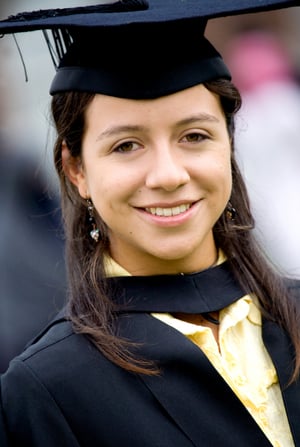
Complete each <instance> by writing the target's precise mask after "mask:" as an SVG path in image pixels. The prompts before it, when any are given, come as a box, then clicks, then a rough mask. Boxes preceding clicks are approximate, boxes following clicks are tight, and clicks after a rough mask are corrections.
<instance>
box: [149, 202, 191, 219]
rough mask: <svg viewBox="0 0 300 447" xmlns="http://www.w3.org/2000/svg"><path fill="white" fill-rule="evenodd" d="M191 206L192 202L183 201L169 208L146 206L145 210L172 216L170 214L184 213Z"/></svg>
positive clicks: (156, 214)
mask: <svg viewBox="0 0 300 447" xmlns="http://www.w3.org/2000/svg"><path fill="white" fill-rule="evenodd" d="M190 207H191V204H190V203H183V204H181V205H178V206H172V207H168V208H162V207H151V208H145V210H146V211H147V213H150V214H152V215H154V216H164V217H170V216H178V214H182V213H184V212H185V211H187V210H188V209H189V208H190Z"/></svg>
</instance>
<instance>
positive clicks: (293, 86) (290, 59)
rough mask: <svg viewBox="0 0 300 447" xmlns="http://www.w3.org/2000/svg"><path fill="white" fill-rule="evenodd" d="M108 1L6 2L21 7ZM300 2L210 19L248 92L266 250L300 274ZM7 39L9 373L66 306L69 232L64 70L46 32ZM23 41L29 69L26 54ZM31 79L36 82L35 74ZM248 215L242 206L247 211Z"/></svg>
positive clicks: (10, 8)
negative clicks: (56, 122)
mask: <svg viewBox="0 0 300 447" xmlns="http://www.w3.org/2000/svg"><path fill="white" fill-rule="evenodd" d="M99 3H108V1H106V2H104V1H102V2H101V1H99V0H97V1H93V0H90V1H84V0H78V1H73V0H65V1H62V0H43V2H42V5H41V1H37V0H10V2H5V4H3V2H1V5H0V19H4V18H6V17H7V16H8V15H11V14H16V13H18V12H21V11H31V10H36V9H41V7H42V8H43V9H45V8H58V7H71V6H83V5H85V4H99ZM299 25H300V8H289V9H286V10H281V11H277V12H268V13H260V14H248V15H244V16H235V17H228V18H222V19H215V20H212V21H210V22H209V24H208V26H207V32H206V35H207V36H208V38H209V39H210V40H211V42H212V43H213V44H214V45H215V46H216V47H217V48H218V50H219V51H220V52H221V53H222V55H223V57H224V59H225V61H226V62H227V65H228V66H229V68H230V70H231V72H232V75H233V81H234V82H235V84H236V85H237V87H239V89H240V91H241V93H242V97H243V107H242V109H241V111H240V112H239V114H238V117H237V123H236V124H237V130H236V152H237V157H238V161H239V165H240V168H241V170H242V172H243V175H244V177H245V180H246V183H247V186H248V190H249V194H250V199H251V205H252V208H253V212H254V216H255V220H256V228H255V234H256V236H257V239H258V240H259V241H260V243H261V244H262V246H263V248H264V250H265V252H266V254H267V255H268V256H269V258H270V259H271V261H272V262H273V263H274V264H275V265H276V266H277V268H278V269H279V270H280V271H281V272H283V273H284V274H286V275H288V276H292V277H297V278H300V231H299V219H300V138H299V125H300V45H299V42H300V26H299ZM16 39H17V44H16V42H15V41H14V39H13V37H12V36H6V37H4V38H2V39H0V98H1V102H0V169H1V173H0V203H1V215H0V347H1V348H0V372H3V371H4V370H5V369H6V368H7V365H8V362H9V360H10V359H11V358H12V357H13V356H15V355H16V354H18V353H19V352H20V351H21V350H22V349H23V347H24V345H25V344H26V343H27V342H28V341H29V340H30V339H31V338H32V337H33V336H34V335H35V334H36V333H37V332H38V331H39V330H41V329H42V327H43V326H44V325H45V324H46V322H47V321H49V320H50V319H51V318H52V317H53V316H54V314H55V313H56V311H57V310H59V309H60V308H61V307H62V306H63V304H64V302H65V287H66V282H65V268H64V254H63V245H64V242H63V231H62V228H61V221H60V218H61V216H60V208H59V190H58V184H57V180H56V176H55V174H54V169H53V163H52V147H53V143H54V138H55V134H54V131H53V128H52V125H51V121H50V114H49V104H50V96H49V94H48V91H49V86H50V83H51V81H52V78H53V76H54V73H55V72H54V67H53V65H52V62H51V59H50V57H49V53H48V49H47V46H46V43H45V41H44V38H43V36H42V33H41V32H39V31H37V32H31V33H22V34H17V35H16ZM17 46H19V48H20V51H21V54H22V57H23V60H24V64H25V68H24V67H23V64H22V60H21V57H20V55H19V52H18V48H17ZM27 77H28V81H27V80H26V78H27ZM237 211H238V210H237Z"/></svg>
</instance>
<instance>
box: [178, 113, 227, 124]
mask: <svg viewBox="0 0 300 447" xmlns="http://www.w3.org/2000/svg"><path fill="white" fill-rule="evenodd" d="M205 121H208V122H212V123H219V122H220V120H219V118H217V117H216V116H215V115H211V114H210V113H197V114H196V115H192V116H189V117H187V118H184V119H182V120H180V121H178V122H177V123H176V126H184V125H187V124H193V123H195V122H205Z"/></svg>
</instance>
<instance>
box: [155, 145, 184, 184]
mask: <svg viewBox="0 0 300 447" xmlns="http://www.w3.org/2000/svg"><path fill="white" fill-rule="evenodd" d="M153 152H154V153H153V154H152V159H151V163H149V165H148V170H147V178H146V186H147V187H148V188H151V189H157V188H160V189H164V190H165V191H174V190H176V189H177V188H179V187H180V186H183V185H184V184H186V183H188V182H189V180H190V175H189V173H188V171H187V169H186V166H185V164H184V156H183V154H182V153H177V152H176V149H175V150H173V151H172V148H170V147H164V148H159V149H158V150H157V151H153Z"/></svg>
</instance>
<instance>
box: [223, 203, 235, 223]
mask: <svg viewBox="0 0 300 447" xmlns="http://www.w3.org/2000/svg"><path fill="white" fill-rule="evenodd" d="M225 215H226V217H227V219H228V220H235V218H236V215H237V212H236V209H235V208H234V207H233V206H232V204H231V202H228V204H227V207H226V209H225Z"/></svg>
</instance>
